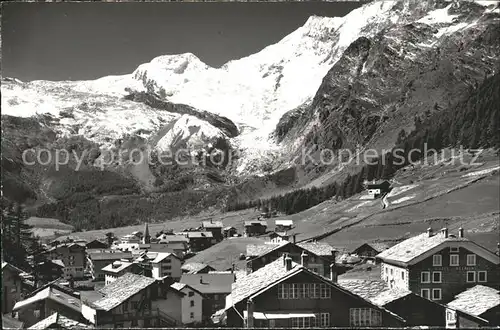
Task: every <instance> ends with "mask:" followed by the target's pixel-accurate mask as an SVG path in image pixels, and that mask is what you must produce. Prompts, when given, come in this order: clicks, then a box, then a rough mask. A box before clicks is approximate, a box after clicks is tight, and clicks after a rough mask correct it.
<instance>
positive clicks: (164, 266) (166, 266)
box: [162, 265, 172, 269]
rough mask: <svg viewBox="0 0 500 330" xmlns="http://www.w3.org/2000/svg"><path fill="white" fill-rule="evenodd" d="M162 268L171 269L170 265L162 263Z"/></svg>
mask: <svg viewBox="0 0 500 330" xmlns="http://www.w3.org/2000/svg"><path fill="white" fill-rule="evenodd" d="M162 268H163V269H172V266H170V265H163V266H162Z"/></svg>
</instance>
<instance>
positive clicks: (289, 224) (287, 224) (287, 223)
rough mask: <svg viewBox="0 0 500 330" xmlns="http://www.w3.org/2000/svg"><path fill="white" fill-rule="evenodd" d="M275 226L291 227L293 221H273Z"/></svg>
mask: <svg viewBox="0 0 500 330" xmlns="http://www.w3.org/2000/svg"><path fill="white" fill-rule="evenodd" d="M274 224H275V225H276V226H293V220H275V221H274Z"/></svg>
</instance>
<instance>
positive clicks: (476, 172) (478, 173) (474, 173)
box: [462, 166, 500, 178]
mask: <svg viewBox="0 0 500 330" xmlns="http://www.w3.org/2000/svg"><path fill="white" fill-rule="evenodd" d="M498 169H500V166H496V167H492V168H488V169H485V170H481V171H475V172H471V173H467V174H464V175H462V178H466V177H471V176H478V175H485V174H488V173H491V172H493V171H496V170H498Z"/></svg>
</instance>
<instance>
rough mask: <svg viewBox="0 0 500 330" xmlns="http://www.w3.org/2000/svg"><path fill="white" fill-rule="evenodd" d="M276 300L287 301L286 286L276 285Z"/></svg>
mask: <svg viewBox="0 0 500 330" xmlns="http://www.w3.org/2000/svg"><path fill="white" fill-rule="evenodd" d="M278 299H288V284H280V285H278Z"/></svg>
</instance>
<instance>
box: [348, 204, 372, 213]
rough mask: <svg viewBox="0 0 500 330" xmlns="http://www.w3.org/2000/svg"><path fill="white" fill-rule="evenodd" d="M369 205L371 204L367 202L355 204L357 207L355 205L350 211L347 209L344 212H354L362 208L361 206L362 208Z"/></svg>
mask: <svg viewBox="0 0 500 330" xmlns="http://www.w3.org/2000/svg"><path fill="white" fill-rule="evenodd" d="M370 203H371V202H369V201H366V202H361V203H359V204H357V205H355V206H353V207H351V208H350V209H348V210H347V211H346V212H353V211H355V210H357V209H359V208H360V207H362V206H364V205H367V204H370Z"/></svg>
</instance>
